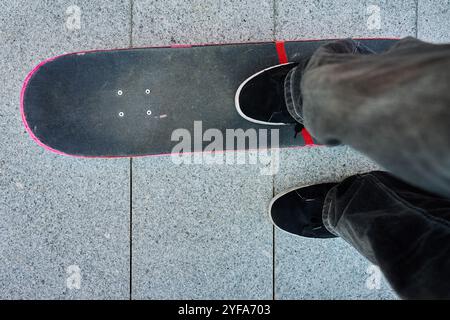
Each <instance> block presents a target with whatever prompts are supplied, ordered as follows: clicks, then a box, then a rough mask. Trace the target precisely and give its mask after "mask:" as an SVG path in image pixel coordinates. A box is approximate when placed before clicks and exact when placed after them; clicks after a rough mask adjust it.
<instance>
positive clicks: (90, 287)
mask: <svg viewBox="0 0 450 320" xmlns="http://www.w3.org/2000/svg"><path fill="white" fill-rule="evenodd" d="M73 5H74V2H73V1H17V0H14V1H9V0H5V1H2V2H1V3H0V31H1V32H0V37H1V41H2V44H3V45H2V50H1V51H0V58H1V59H0V67H1V69H2V73H1V74H0V83H1V84H2V86H0V132H1V135H0V136H1V138H0V150H1V152H0V193H1V197H0V242H1V243H2V246H0V257H1V260H0V298H1V299H94V298H96V299H128V297H129V290H130V288H129V282H130V281H129V279H130V276H129V274H130V270H129V237H130V234H129V225H130V223H129V188H130V186H129V160H128V159H117V160H99V159H96V160H93V159H75V158H68V157H62V156H58V155H54V154H51V153H50V152H48V151H45V150H44V149H42V148H41V147H39V146H37V144H36V143H34V142H33V141H32V140H31V138H30V137H29V136H28V134H27V133H26V132H25V129H24V126H23V124H22V122H21V117H20V112H19V105H20V90H21V86H22V81H23V79H24V78H25V76H26V74H27V73H28V72H29V71H30V70H31V69H32V68H33V67H34V66H35V65H36V64H37V63H38V62H39V61H41V60H43V59H45V58H48V57H50V56H53V55H56V54H60V53H63V52H69V51H80V50H87V49H96V48H115V47H124V46H128V43H129V38H130V27H131V25H130V13H131V11H130V10H131V8H130V6H129V1H118V0H113V1H106V0H102V1H95V2H92V1H87V0H85V1H76V5H77V6H76V7H74V6H73ZM78 14H79V16H80V20H79V21H80V24H78V19H77V15H78ZM78 26H79V27H80V28H79V29H78Z"/></svg>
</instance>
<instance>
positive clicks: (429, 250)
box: [288, 38, 450, 298]
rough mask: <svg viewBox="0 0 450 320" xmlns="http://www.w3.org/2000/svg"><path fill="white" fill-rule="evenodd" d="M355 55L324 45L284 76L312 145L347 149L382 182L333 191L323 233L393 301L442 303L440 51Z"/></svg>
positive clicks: (448, 148)
mask: <svg viewBox="0 0 450 320" xmlns="http://www.w3.org/2000/svg"><path fill="white" fill-rule="evenodd" d="M358 46H359V44H358V43H357V42H354V41H351V40H344V41H337V42H332V43H329V44H327V45H324V46H322V47H321V48H319V49H318V50H317V51H316V52H315V53H314V55H313V56H312V57H311V59H310V61H309V63H308V64H307V67H306V68H305V69H304V70H302V69H301V68H297V69H296V70H294V78H295V73H297V78H298V79H300V78H301V82H300V83H301V85H299V86H298V90H301V99H302V103H299V100H298V99H297V100H296V102H297V104H296V105H295V103H294V106H293V107H294V109H295V110H294V111H295V112H294V116H295V115H297V117H296V119H297V120H298V121H300V122H303V124H304V125H305V127H306V128H307V129H308V130H309V131H310V133H311V134H312V135H313V137H315V138H316V139H317V140H318V141H319V142H322V143H324V144H329V145H335V144H338V143H342V144H346V145H349V146H351V147H353V148H354V149H356V150H358V151H360V152H362V153H364V154H366V155H367V156H369V157H370V158H372V159H373V160H375V161H376V162H378V163H379V164H380V165H382V166H383V167H384V168H385V169H387V170H388V171H389V172H390V173H391V174H392V175H391V174H388V173H383V172H373V173H369V174H365V175H358V176H354V177H350V178H349V179H347V180H345V181H343V182H342V183H340V184H339V185H337V186H336V187H334V188H333V189H332V190H331V191H330V192H329V193H328V195H327V199H326V202H325V203H326V205H325V206H324V210H323V218H324V222H325V225H326V227H327V228H328V229H329V230H330V231H331V232H333V233H335V234H336V235H338V236H340V237H342V238H343V239H344V240H346V241H347V242H349V243H350V244H351V245H352V246H353V247H355V248H356V249H357V250H358V251H359V252H360V253H361V254H363V255H364V256H365V257H366V258H367V259H369V260H370V261H372V262H373V263H374V264H377V265H379V266H380V268H381V270H382V271H383V273H384V275H385V276H386V278H387V280H388V281H389V282H390V284H391V285H392V287H393V288H394V289H395V290H396V291H397V293H398V294H399V295H400V296H401V297H403V298H450V201H449V200H446V198H450V45H434V44H429V43H425V42H421V41H419V40H416V39H413V38H406V39H403V40H401V41H399V42H398V43H397V44H396V45H394V47H392V48H391V49H390V50H389V51H387V52H385V53H382V54H367V52H365V50H364V48H362V49H361V48H359V47H358ZM298 95H299V92H297V96H298ZM294 96H295V92H294ZM288 107H289V106H288ZM291 113H292V112H291ZM394 176H395V177H394ZM396 177H398V178H399V179H397V178H396ZM405 182H406V183H405Z"/></svg>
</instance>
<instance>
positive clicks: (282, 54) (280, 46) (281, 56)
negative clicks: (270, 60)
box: [275, 41, 288, 64]
mask: <svg viewBox="0 0 450 320" xmlns="http://www.w3.org/2000/svg"><path fill="white" fill-rule="evenodd" d="M275 47H276V48H277V53H278V60H279V61H280V64H283V63H288V57H287V54H286V48H285V47H284V41H275Z"/></svg>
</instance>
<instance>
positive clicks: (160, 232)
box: [133, 157, 273, 299]
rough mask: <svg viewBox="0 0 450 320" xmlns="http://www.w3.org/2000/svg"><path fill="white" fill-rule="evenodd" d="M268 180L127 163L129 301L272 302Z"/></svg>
mask: <svg viewBox="0 0 450 320" xmlns="http://www.w3.org/2000/svg"><path fill="white" fill-rule="evenodd" d="M271 194H272V176H267V175H261V167H260V166H258V165H249V164H248V165H225V164H224V165H194V164H191V165H188V164H183V165H176V164H174V163H172V160H171V158H170V157H160V158H154V159H152V160H146V159H134V160H133V298H136V299H271V298H272V261H273V256H272V226H271V225H270V223H269V221H268V219H267V215H266V203H267V202H268V200H269V199H270V198H271Z"/></svg>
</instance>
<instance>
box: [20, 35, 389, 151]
mask: <svg viewBox="0 0 450 320" xmlns="http://www.w3.org/2000/svg"><path fill="white" fill-rule="evenodd" d="M328 41H330V40H314V41H276V42H261V43H240V44H220V45H183V46H180V45H177V46H171V47H151V48H131V49H118V50H96V51H87V52H77V53H69V54H64V55H61V56H57V57H53V58H50V59H47V60H45V61H43V62H42V63H40V64H39V65H38V66H37V67H35V68H34V69H33V70H32V71H31V72H30V73H29V74H28V76H27V77H26V79H25V81H24V85H23V88H22V92H21V113H22V119H23V123H24V125H25V127H26V129H27V131H28V133H29V134H30V136H31V137H32V138H33V139H34V140H35V141H36V142H37V143H38V144H39V145H40V146H42V147H44V148H46V149H47V150H50V151H53V152H56V153H58V154H61V155H70V156H76V157H137V156H150V155H162V154H173V153H184V152H186V153H187V152H206V151H212V152H215V151H228V150H232V151H235V150H249V149H254V148H256V149H259V148H266V147H267V148H270V147H273V145H274V140H275V139H276V140H277V141H276V143H277V147H279V148H288V147H302V146H305V145H312V144H314V140H313V139H312V138H311V136H310V135H309V134H308V132H307V131H306V130H303V131H302V132H301V134H298V135H296V134H294V129H293V127H292V126H291V125H284V126H270V125H261V124H255V123H252V122H249V121H247V120H246V119H244V118H242V117H241V116H240V115H239V113H238V112H237V111H236V108H235V103H234V101H235V94H236V90H237V89H238V87H239V85H240V84H241V83H242V82H243V81H244V80H245V79H247V78H248V77H249V76H251V75H252V74H254V73H256V72H258V71H260V70H263V69H266V68H268V67H270V66H273V65H276V64H282V63H288V62H295V61H297V60H299V59H302V58H304V57H309V56H311V55H312V54H313V53H314V51H315V50H316V49H317V48H318V47H319V46H321V45H322V44H324V43H326V42H328ZM359 41H361V42H362V43H363V44H364V45H366V46H367V47H369V48H370V49H372V50H373V51H375V52H377V53H379V52H383V51H385V50H387V49H388V48H390V47H391V46H392V45H393V44H394V43H395V41H396V40H394V39H366V40H363V39H361V40H359ZM251 130H254V131H255V132H256V133H257V136H256V137H259V138H261V137H262V138H261V139H259V141H258V142H257V143H256V144H252V143H249V142H248V141H247V140H249V139H247V140H245V139H246V138H248V137H249V136H251V133H252V132H251ZM275 131H276V132H275ZM236 132H237V133H239V134H240V136H243V137H244V141H240V142H239V141H237V142H236V141H235V140H236V139H238V138H239V137H238V136H239V135H237V134H236ZM247 133H248V134H247ZM261 133H264V134H261ZM275 133H276V134H275ZM233 134H234V135H233ZM260 136H261V137H260ZM228 138H229V139H228ZM264 139H266V140H267V141H264V143H262V142H261V141H262V140H264ZM182 140H183V141H182ZM225 140H226V142H227V143H225ZM230 141H231V142H230ZM181 142H182V143H183V147H182V148H181V147H180V143H181ZM212 142H214V148H211V143H212ZM189 147H190V148H189Z"/></svg>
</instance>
